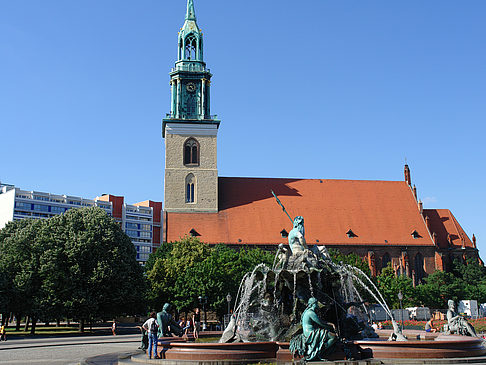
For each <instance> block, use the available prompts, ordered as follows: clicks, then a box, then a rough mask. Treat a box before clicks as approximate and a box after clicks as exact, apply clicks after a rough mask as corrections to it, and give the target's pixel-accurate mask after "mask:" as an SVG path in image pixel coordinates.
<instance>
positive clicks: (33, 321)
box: [30, 318, 37, 335]
mask: <svg viewBox="0 0 486 365" xmlns="http://www.w3.org/2000/svg"><path fill="white" fill-rule="evenodd" d="M36 324H37V318H32V326H30V334H31V335H35V325H36Z"/></svg>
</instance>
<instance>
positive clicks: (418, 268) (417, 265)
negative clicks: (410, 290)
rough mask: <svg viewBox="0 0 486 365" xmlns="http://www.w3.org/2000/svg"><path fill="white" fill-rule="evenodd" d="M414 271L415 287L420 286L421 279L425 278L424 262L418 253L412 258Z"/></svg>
mask: <svg viewBox="0 0 486 365" xmlns="http://www.w3.org/2000/svg"><path fill="white" fill-rule="evenodd" d="M414 269H415V285H418V284H421V283H422V279H423V278H424V277H425V262H424V256H423V255H422V254H421V253H420V252H419V253H417V254H416V255H415V258H414Z"/></svg>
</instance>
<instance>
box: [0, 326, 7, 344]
mask: <svg viewBox="0 0 486 365" xmlns="http://www.w3.org/2000/svg"><path fill="white" fill-rule="evenodd" d="M0 341H7V330H6V329H5V326H4V325H2V327H0Z"/></svg>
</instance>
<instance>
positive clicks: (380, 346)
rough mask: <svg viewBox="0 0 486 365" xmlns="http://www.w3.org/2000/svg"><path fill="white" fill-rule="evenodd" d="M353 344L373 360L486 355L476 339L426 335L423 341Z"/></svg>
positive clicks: (481, 344) (482, 346)
mask: <svg viewBox="0 0 486 365" xmlns="http://www.w3.org/2000/svg"><path fill="white" fill-rule="evenodd" d="M422 333H423V332H422ZM405 335H407V333H405ZM408 337H409V338H410V337H411V336H410V335H408ZM354 343H356V344H357V345H358V346H360V347H361V348H363V349H367V348H369V349H371V351H372V352H373V358H375V359H380V358H381V359H420V358H425V359H443V358H461V357H477V356H484V355H486V347H485V346H484V345H483V340H482V339H481V338H477V337H466V336H453V335H442V334H437V335H435V336H434V334H427V336H426V337H425V339H424V340H409V341H383V340H381V341H380V340H378V341H377V340H359V341H354Z"/></svg>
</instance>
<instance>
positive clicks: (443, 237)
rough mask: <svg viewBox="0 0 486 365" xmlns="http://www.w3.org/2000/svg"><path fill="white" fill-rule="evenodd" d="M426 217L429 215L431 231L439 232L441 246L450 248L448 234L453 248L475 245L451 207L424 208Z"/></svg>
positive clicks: (438, 240)
mask: <svg viewBox="0 0 486 365" xmlns="http://www.w3.org/2000/svg"><path fill="white" fill-rule="evenodd" d="M424 217H429V226H430V233H432V232H435V233H436V234H437V244H438V246H439V247H440V248H448V247H449V243H448V235H449V239H450V241H451V242H452V246H451V247H453V248H461V247H462V246H463V244H464V247H474V245H473V243H472V241H471V240H470V239H469V237H468V236H467V234H466V232H464V230H463V229H462V227H461V225H460V224H459V222H458V221H457V220H456V218H455V217H454V215H453V214H452V212H451V211H450V210H449V209H424Z"/></svg>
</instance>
